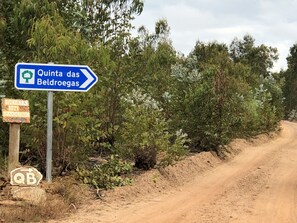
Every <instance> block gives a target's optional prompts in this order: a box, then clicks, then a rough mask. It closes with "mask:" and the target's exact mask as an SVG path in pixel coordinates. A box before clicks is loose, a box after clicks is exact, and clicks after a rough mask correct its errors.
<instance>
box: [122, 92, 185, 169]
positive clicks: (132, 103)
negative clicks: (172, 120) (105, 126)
mask: <svg viewBox="0 0 297 223" xmlns="http://www.w3.org/2000/svg"><path fill="white" fill-rule="evenodd" d="M123 101H124V103H125V106H126V109H125V112H124V115H123V117H124V122H123V124H122V126H121V129H120V130H119V139H118V142H117V144H116V148H117V152H118V153H119V154H121V155H123V156H124V157H126V158H129V159H132V160H133V161H134V162H135V166H136V167H137V168H140V169H151V168H153V167H154V166H155V165H156V164H172V163H173V162H174V161H176V160H178V159H180V158H181V157H182V156H184V155H185V154H186V153H187V146H186V143H187V142H188V139H187V135H186V134H183V133H182V130H180V131H178V132H177V133H176V134H172V133H170V132H169V124H168V121H166V120H165V118H164V114H163V112H162V111H163V110H162V108H160V106H159V104H158V102H157V101H156V100H154V99H153V98H151V97H150V96H149V95H148V94H144V93H142V92H141V91H140V90H133V91H132V93H131V94H130V95H128V96H127V97H126V98H124V99H123ZM158 157H159V158H160V160H159V162H158Z"/></svg>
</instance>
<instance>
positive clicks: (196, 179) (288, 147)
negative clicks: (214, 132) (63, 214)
mask: <svg viewBox="0 0 297 223" xmlns="http://www.w3.org/2000/svg"><path fill="white" fill-rule="evenodd" d="M282 128H283V130H282V132H281V133H280V134H279V135H278V136H277V137H273V139H272V138H271V137H267V136H261V137H259V138H257V139H255V140H253V141H245V140H235V141H234V142H233V143H231V144H230V148H229V149H230V151H232V152H231V154H230V156H229V157H232V156H234V154H237V155H236V156H235V157H234V158H232V159H229V160H228V161H227V162H226V161H222V159H219V158H218V157H216V156H215V155H213V154H211V153H200V154H198V155H193V156H190V157H188V158H187V159H185V160H183V161H182V162H180V163H178V164H177V165H175V166H172V167H168V168H166V169H163V170H160V171H158V170H153V171H149V172H145V173H143V174H140V175H138V176H137V177H136V178H135V182H134V185H133V186H127V187H123V188H118V189H116V190H113V191H110V192H108V193H106V194H105V197H104V200H100V199H99V200H93V201H89V203H88V204H86V205H84V206H82V207H81V208H80V209H79V210H78V211H77V213H76V214H72V215H70V216H68V217H67V218H64V219H60V220H56V221H50V223H57V222H59V223H70V222H71V223H78V222H88V223H95V222H96V223H97V222H102V223H111V222H116V223H130V222H131V223H132V222H138V223H139V222H141V223H145V222H148V223H150V222H154V223H155V222H158V223H162V222H164V223H173V222H178V223H182V222H187V223H191V222H193V223H194V222H196V223H199V222H209V223H216V222H220V223H227V222H228V223H229V222H230V223H231V222H232V223H233V222H238V223H249V222H253V223H254V222H264V223H268V222H269V223H274V222H275V223H294V222H297V171H296V169H297V139H296V135H297V124H295V123H290V122H283V123H282Z"/></svg>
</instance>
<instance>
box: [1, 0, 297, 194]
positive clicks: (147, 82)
mask: <svg viewBox="0 0 297 223" xmlns="http://www.w3.org/2000/svg"><path fill="white" fill-rule="evenodd" d="M143 6H144V3H143V1H141V0H120V1H115V0H111V1H101V0H100V1H99V0H94V1H87V0H74V1H66V0H15V1H0V46H1V47H0V77H1V80H0V96H2V95H5V96H6V97H14V98H24V99H28V100H29V101H30V111H31V124H30V125H22V133H21V134H22V136H21V139H22V141H21V157H20V160H21V162H22V163H23V164H31V165H35V166H37V167H39V169H40V170H41V171H42V172H45V151H46V133H45V131H46V112H47V109H46V104H47V103H46V93H45V92H38V91H32V92H31V91H17V90H16V89H14V88H13V76H14V75H13V74H14V66H15V64H16V63H17V62H19V61H22V62H41V63H48V62H53V63H57V64H86V65H89V66H90V67H91V68H92V70H94V71H95V73H96V74H97V75H98V76H99V80H98V83H97V84H96V85H95V86H94V87H93V88H92V89H91V90H90V91H89V92H87V93H84V94H81V93H65V92H56V93H55V94H54V121H53V127H54V128H53V135H54V137H53V158H54V159H53V160H54V161H53V166H54V170H56V171H55V172H56V174H60V173H62V172H63V171H66V170H69V169H74V168H75V167H76V166H80V165H82V164H83V163H85V161H86V159H87V157H88V156H89V155H92V156H102V157H107V158H108V157H110V158H109V159H108V161H107V163H105V164H100V165H97V166H95V167H94V168H93V169H88V168H86V167H83V166H80V167H79V170H80V171H81V172H82V173H83V174H82V176H83V177H84V178H85V179H86V180H85V181H86V182H87V183H90V184H93V186H95V187H103V188H109V187H113V186H115V185H121V184H123V183H124V182H125V180H124V179H122V178H120V175H121V173H123V172H124V173H125V172H129V171H130V170H129V171H128V169H127V168H128V167H127V166H131V165H130V164H128V163H127V161H133V162H134V164H135V166H137V167H139V168H143V169H149V168H152V167H154V166H165V165H170V164H172V163H174V161H176V160H179V159H180V158H182V157H183V156H184V155H185V154H186V153H187V151H188V148H187V147H188V146H189V147H190V148H191V149H192V150H193V151H201V150H217V149H218V148H220V147H221V146H222V145H224V144H226V143H228V142H229V141H230V140H231V139H233V138H234V137H247V136H249V135H254V134H257V133H261V132H265V131H270V130H273V129H274V128H275V127H276V125H277V123H278V121H279V120H280V119H281V118H282V115H283V110H284V109H283V92H284V96H285V112H286V114H287V115H288V114H290V112H291V111H292V110H293V109H296V107H297V103H296V100H295V96H294V95H296V91H297V90H296V89H297V88H296V80H297V78H296V77H297V76H296V73H297V66H296V55H297V53H296V52H297V50H296V48H297V47H296V45H294V46H293V47H292V48H291V50H290V55H289V57H288V70H287V71H282V72H280V73H272V72H271V68H272V67H273V63H274V62H275V60H276V59H277V57H278V56H277V50H276V48H273V47H270V46H266V45H264V44H261V45H256V44H255V39H254V38H253V37H252V36H250V35H245V36H244V37H243V38H242V39H238V38H235V39H234V40H233V41H232V42H231V44H230V45H227V44H225V43H218V42H216V41H214V42H209V43H204V42H202V41H198V42H197V43H196V44H195V46H194V47H193V50H192V52H191V53H190V54H189V55H188V56H184V55H180V54H179V53H178V52H177V51H176V50H175V49H174V47H173V46H172V43H171V40H170V27H169V25H168V22H167V21H166V20H165V19H161V20H159V21H157V22H156V24H155V31H154V32H153V33H150V32H149V31H148V30H147V29H146V28H145V27H144V26H142V27H140V28H139V29H138V34H137V36H136V37H132V34H131V30H132V28H133V26H132V23H131V21H132V20H133V18H134V16H136V15H139V14H140V13H141V12H142V10H143ZM0 137H1V141H0V149H1V155H0V160H6V156H7V147H8V125H7V124H6V123H0ZM116 154H117V155H120V157H121V158H122V159H123V160H120V159H119V158H118V157H115V155H116ZM2 157H3V158H2ZM84 171H85V172H84ZM93 180H95V181H93ZM94 182H95V183H94Z"/></svg>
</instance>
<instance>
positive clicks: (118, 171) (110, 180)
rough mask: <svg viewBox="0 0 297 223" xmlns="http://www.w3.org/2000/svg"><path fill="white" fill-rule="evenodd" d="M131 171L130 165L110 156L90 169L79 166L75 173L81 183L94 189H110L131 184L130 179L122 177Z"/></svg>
mask: <svg viewBox="0 0 297 223" xmlns="http://www.w3.org/2000/svg"><path fill="white" fill-rule="evenodd" d="M131 171H132V164H131V163H128V162H126V161H123V160H121V159H119V158H118V157H117V156H113V155H112V156H110V158H109V159H108V160H107V162H106V163H102V164H96V165H94V166H93V167H91V168H87V167H86V166H79V167H77V169H76V172H77V174H78V176H79V178H80V179H81V180H82V182H83V183H85V184H89V185H91V186H92V187H95V188H97V189H98V188H102V189H111V188H114V187H117V186H124V185H127V184H130V183H131V179H129V178H127V177H123V176H122V175H124V174H128V173H130V172H131Z"/></svg>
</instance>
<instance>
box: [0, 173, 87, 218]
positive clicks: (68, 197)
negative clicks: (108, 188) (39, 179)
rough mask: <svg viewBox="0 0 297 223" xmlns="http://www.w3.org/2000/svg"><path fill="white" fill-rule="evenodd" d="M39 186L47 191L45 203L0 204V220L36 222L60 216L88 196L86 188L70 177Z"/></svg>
mask: <svg viewBox="0 0 297 223" xmlns="http://www.w3.org/2000/svg"><path fill="white" fill-rule="evenodd" d="M41 187H42V188H43V189H45V190H46V192H47V201H46V202H45V203H42V204H40V205H29V204H27V203H25V202H7V204H4V205H1V204H0V222H1V220H2V221H3V222H4V223H18V222H37V221H44V220H48V219H57V218H61V217H63V216H65V215H66V213H67V212H70V211H73V210H75V209H76V207H77V206H79V204H81V203H83V202H84V201H85V200H86V198H87V197H89V192H88V190H87V188H85V187H84V186H82V185H80V184H79V183H77V182H76V181H75V180H74V179H73V178H70V177H65V178H60V179H56V180H55V181H54V182H53V183H51V184H47V183H43V184H42V185H41ZM1 199H2V200H3V198H1V197H0V201H1ZM6 199H7V198H6ZM6 201H8V200H6ZM1 223H2V222H1Z"/></svg>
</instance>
